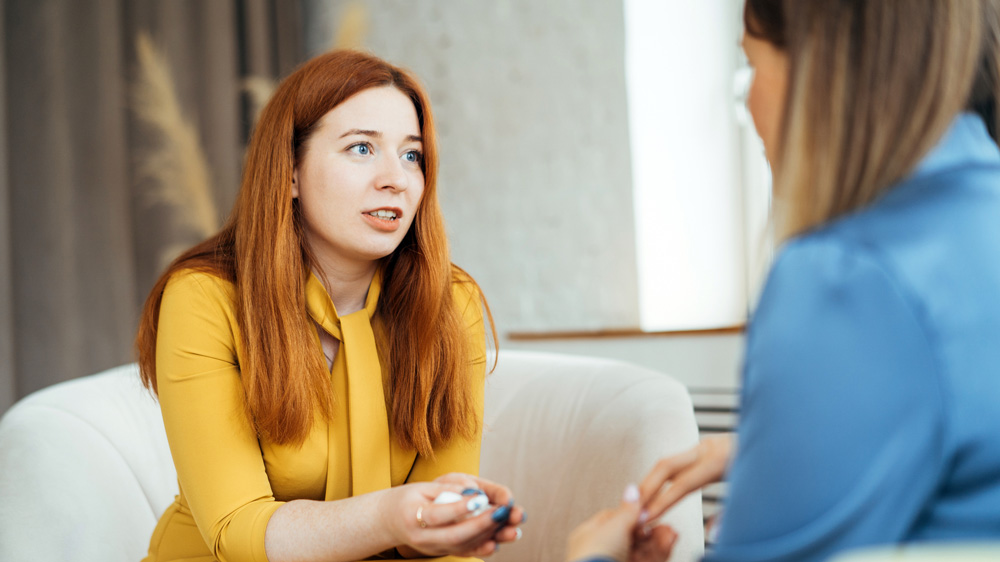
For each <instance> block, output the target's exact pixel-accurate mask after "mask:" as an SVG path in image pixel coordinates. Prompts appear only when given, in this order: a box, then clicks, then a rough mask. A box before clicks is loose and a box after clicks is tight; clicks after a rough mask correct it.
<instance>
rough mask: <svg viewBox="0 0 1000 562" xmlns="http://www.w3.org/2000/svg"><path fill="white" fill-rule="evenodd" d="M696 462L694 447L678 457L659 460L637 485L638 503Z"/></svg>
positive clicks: (644, 500) (648, 498)
mask: <svg viewBox="0 0 1000 562" xmlns="http://www.w3.org/2000/svg"><path fill="white" fill-rule="evenodd" d="M697 460H698V447H694V448H692V449H689V450H687V451H684V452H683V453H680V454H678V455H674V456H672V457H667V458H664V459H660V460H659V461H658V462H657V463H656V464H655V465H654V466H653V469H652V470H650V471H649V474H647V475H646V477H645V478H643V480H642V483H641V484H639V501H640V502H641V503H642V504H646V503H648V502H649V500H650V498H652V497H653V495H654V494H655V493H656V492H657V491H659V489H660V488H661V487H663V485H664V484H665V483H666V482H667V481H668V480H670V478H671V477H673V476H674V475H675V474H676V473H677V472H679V471H681V470H682V469H684V468H685V467H687V466H690V465H691V464H692V463H694V462H696V461H697Z"/></svg>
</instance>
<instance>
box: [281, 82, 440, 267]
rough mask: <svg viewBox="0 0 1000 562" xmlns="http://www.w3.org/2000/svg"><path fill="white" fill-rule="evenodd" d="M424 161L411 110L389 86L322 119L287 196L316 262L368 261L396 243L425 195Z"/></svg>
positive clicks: (357, 97) (336, 264)
mask: <svg viewBox="0 0 1000 562" xmlns="http://www.w3.org/2000/svg"><path fill="white" fill-rule="evenodd" d="M422 160H423V144H422V140H421V137H420V124H419V122H418V121H417V112H416V109H415V108H414V106H413V102H412V101H411V100H410V98H408V97H407V96H406V95H405V94H403V93H402V92H401V91H399V90H398V89H397V88H395V87H393V86H383V87H376V88H369V89H367V90H363V91H361V92H358V93H357V94H355V95H353V96H351V97H350V98H348V99H346V100H345V101H343V102H342V103H341V104H340V105H338V106H337V107H335V108H333V109H332V110H330V111H329V112H328V113H327V114H326V115H324V116H323V117H322V118H321V119H320V121H319V124H318V126H317V128H316V130H315V132H314V133H313V134H312V135H311V136H310V137H309V139H308V140H306V143H305V151H304V154H303V156H302V158H301V161H300V162H299V164H298V166H297V167H296V168H295V172H294V175H293V176H292V177H293V183H292V197H296V198H298V200H299V205H300V206H301V211H302V218H303V219H304V221H305V233H306V239H307V242H308V243H309V247H310V249H311V250H312V252H313V253H314V255H315V256H316V258H317V259H318V260H319V262H320V265H321V267H323V268H324V269H325V270H327V272H328V273H329V270H328V269H327V268H334V269H340V268H345V269H346V268H349V267H351V266H355V265H361V266H363V267H364V266H371V265H374V262H375V261H376V260H378V259H381V258H383V257H385V256H388V255H389V254H391V253H392V252H393V251H394V250H395V249H396V247H398V246H399V244H400V242H401V241H402V240H403V236H405V235H406V232H407V231H408V230H409V229H410V225H411V224H413V219H414V215H415V214H416V212H417V207H418V206H419V205H420V197H421V196H422V195H423V192H424V174H423V171H422V168H421V166H422Z"/></svg>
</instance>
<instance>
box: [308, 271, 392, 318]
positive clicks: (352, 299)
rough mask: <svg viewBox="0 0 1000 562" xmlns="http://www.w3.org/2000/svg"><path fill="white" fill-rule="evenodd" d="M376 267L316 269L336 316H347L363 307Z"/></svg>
mask: <svg viewBox="0 0 1000 562" xmlns="http://www.w3.org/2000/svg"><path fill="white" fill-rule="evenodd" d="M376 267H377V264H376V262H370V263H367V264H363V265H359V266H344V265H339V266H336V267H332V266H330V265H326V266H325V267H321V268H318V269H319V270H318V271H316V272H315V273H316V277H318V278H319V280H320V281H321V282H322V283H323V287H324V288H326V293H327V294H328V295H330V300H332V301H333V306H335V307H336V308H337V314H339V315H340V316H347V315H348V314H351V313H352V312H357V311H359V310H361V309H362V308H364V307H365V299H366V298H367V297H368V287H369V286H371V283H372V277H374V276H375V269H376Z"/></svg>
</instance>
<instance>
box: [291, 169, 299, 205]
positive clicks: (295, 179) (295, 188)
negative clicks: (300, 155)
mask: <svg viewBox="0 0 1000 562" xmlns="http://www.w3.org/2000/svg"><path fill="white" fill-rule="evenodd" d="M298 198H299V169H298V168H295V169H294V170H292V199H298Z"/></svg>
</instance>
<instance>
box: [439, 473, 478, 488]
mask: <svg viewBox="0 0 1000 562" xmlns="http://www.w3.org/2000/svg"><path fill="white" fill-rule="evenodd" d="M434 481H435V482H442V483H447V484H455V485H458V486H462V488H463V489H464V488H478V487H479V483H478V482H477V478H476V477H475V476H472V475H471V474H465V473H464V472H449V473H448V474H443V475H441V476H438V477H437V478H435V479H434Z"/></svg>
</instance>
